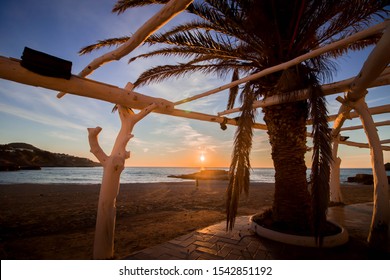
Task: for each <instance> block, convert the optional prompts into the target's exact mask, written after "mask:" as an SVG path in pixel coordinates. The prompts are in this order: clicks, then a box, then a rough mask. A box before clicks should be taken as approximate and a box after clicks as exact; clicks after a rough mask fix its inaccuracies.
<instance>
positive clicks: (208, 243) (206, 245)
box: [194, 241, 217, 249]
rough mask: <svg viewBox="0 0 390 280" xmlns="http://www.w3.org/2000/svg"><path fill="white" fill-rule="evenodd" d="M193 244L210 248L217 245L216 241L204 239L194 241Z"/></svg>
mask: <svg viewBox="0 0 390 280" xmlns="http://www.w3.org/2000/svg"><path fill="white" fill-rule="evenodd" d="M194 244H195V245H197V246H201V247H207V248H210V249H215V248H216V247H217V245H216V243H214V242H213V243H211V242H205V241H196V242H194Z"/></svg>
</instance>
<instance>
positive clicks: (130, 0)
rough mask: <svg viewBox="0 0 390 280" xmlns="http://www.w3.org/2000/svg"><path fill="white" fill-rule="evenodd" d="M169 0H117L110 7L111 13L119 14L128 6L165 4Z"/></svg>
mask: <svg viewBox="0 0 390 280" xmlns="http://www.w3.org/2000/svg"><path fill="white" fill-rule="evenodd" d="M168 2H169V0H118V2H117V3H116V4H115V6H114V8H113V9H112V12H113V13H118V14H121V13H123V12H125V11H126V10H127V9H129V8H135V7H142V6H146V5H151V4H166V3H168Z"/></svg>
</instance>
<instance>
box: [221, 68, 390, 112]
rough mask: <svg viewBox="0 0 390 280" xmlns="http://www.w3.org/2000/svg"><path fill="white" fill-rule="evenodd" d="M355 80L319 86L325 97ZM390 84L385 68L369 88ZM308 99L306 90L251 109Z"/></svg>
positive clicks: (258, 104)
mask: <svg viewBox="0 0 390 280" xmlns="http://www.w3.org/2000/svg"><path fill="white" fill-rule="evenodd" d="M354 80H355V77H352V78H349V79H346V80H342V81H339V82H335V83H331V84H326V85H323V86H321V88H322V91H323V94H324V95H325V96H326V95H332V94H337V93H340V92H345V91H347V90H348V88H349V86H350V85H351V83H352V82H353V81H354ZM389 84H390V67H387V68H386V69H385V70H384V71H383V72H382V74H381V75H380V76H379V77H378V78H377V79H376V80H375V81H374V82H372V83H371V84H370V86H369V88H373V87H378V86H385V85H389ZM308 98H309V93H308V91H307V90H304V91H302V92H301V93H286V94H284V95H274V96H271V97H268V98H265V99H263V100H258V101H255V102H253V108H259V107H262V108H264V107H267V106H272V105H277V104H281V103H288V102H295V101H300V100H305V99H308ZM240 111H241V108H233V109H230V110H225V111H223V112H219V113H218V116H224V115H228V114H232V113H237V112H240Z"/></svg>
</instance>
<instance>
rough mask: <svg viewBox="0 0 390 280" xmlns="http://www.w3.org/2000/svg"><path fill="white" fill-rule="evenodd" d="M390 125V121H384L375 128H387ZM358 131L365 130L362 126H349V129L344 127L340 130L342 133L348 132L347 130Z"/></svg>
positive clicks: (376, 124) (377, 123)
mask: <svg viewBox="0 0 390 280" xmlns="http://www.w3.org/2000/svg"><path fill="white" fill-rule="evenodd" d="M385 125H390V121H383V122H376V123H375V126H376V127H378V126H385ZM357 129H363V126H362V125H356V126H349V127H343V128H341V129H340V131H347V130H357Z"/></svg>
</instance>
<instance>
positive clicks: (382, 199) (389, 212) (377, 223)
mask: <svg viewBox="0 0 390 280" xmlns="http://www.w3.org/2000/svg"><path fill="white" fill-rule="evenodd" d="M352 106H353V108H354V109H355V111H356V112H358V114H359V116H360V119H361V121H362V124H363V127H364V131H365V133H366V135H367V139H368V143H369V145H370V154H371V164H372V171H373V177H374V209H373V215H372V220H371V227H370V232H369V235H368V242H369V244H370V246H372V247H374V248H378V249H380V248H386V243H387V242H389V240H388V230H389V221H390V205H389V192H388V188H389V184H388V181H387V175H386V170H385V167H384V162H383V151H382V147H381V143H380V139H379V136H378V133H377V129H376V126H375V123H374V121H373V119H372V116H371V114H370V112H369V111H368V107H367V104H366V102H365V100H364V98H361V99H359V100H358V101H356V102H354V103H353V104H352Z"/></svg>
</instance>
